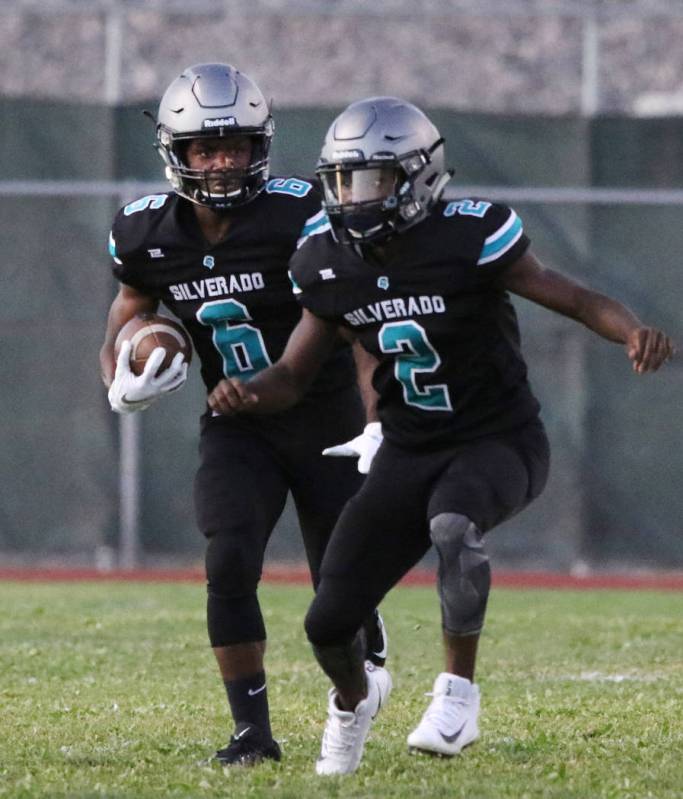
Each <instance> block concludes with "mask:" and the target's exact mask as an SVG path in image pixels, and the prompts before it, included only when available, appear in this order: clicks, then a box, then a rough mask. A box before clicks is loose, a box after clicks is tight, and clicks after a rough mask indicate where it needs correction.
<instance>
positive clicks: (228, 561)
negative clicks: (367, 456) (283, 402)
mask: <svg viewBox="0 0 683 799" xmlns="http://www.w3.org/2000/svg"><path fill="white" fill-rule="evenodd" d="M363 424H364V413H363V410H362V405H361V402H360V399H359V397H358V392H357V390H356V388H355V387H352V388H348V389H344V390H342V391H339V392H337V393H335V394H334V395H324V396H323V397H322V398H320V399H317V400H310V399H308V400H304V401H303V402H302V403H300V404H299V405H297V406H296V407H295V408H293V409H291V410H290V411H288V412H286V413H282V414H275V415H272V416H263V417H258V416H251V417H239V418H228V417H214V416H211V415H210V412H209V413H207V414H205V415H204V416H203V417H202V420H201V437H200V466H199V470H198V472H197V476H196V480H195V506H196V514H197V521H198V525H199V529H200V530H201V532H202V533H203V534H204V535H205V536H206V538H207V539H208V545H207V550H206V576H207V587H208V602H207V618H208V630H209V639H210V642H211V645H212V646H213V647H219V646H228V645H231V644H237V643H247V642H250V641H261V640H264V639H265V638H266V631H265V626H264V623H263V617H262V615H261V610H260V607H259V603H258V599H257V594H256V592H257V586H258V583H259V580H260V578H261V571H262V567H263V559H264V552H265V548H266V544H267V543H268V539H269V538H270V535H271V533H272V531H273V527H274V526H275V524H276V522H277V520H278V519H279V517H280V515H281V513H282V511H283V508H284V506H285V501H286V499H287V494H288V492H290V491H291V494H292V498H293V500H294V503H295V506H296V510H297V515H298V518H299V522H300V526H301V534H302V537H303V543H304V547H305V550H306V557H307V560H308V564H309V567H310V571H311V575H312V580H313V584H314V585H317V583H318V580H319V570H320V563H321V561H322V556H323V553H324V551H325V547H326V545H327V542H328V540H329V537H330V534H331V532H332V529H333V528H334V525H335V523H336V521H337V518H338V516H339V514H340V512H341V510H342V508H343V507H344V504H345V503H346V501H347V500H348V499H349V497H351V496H352V495H353V494H354V493H356V491H357V490H358V489H359V488H360V485H361V483H362V475H360V474H359V473H358V470H357V462H356V460H355V459H353V458H330V457H323V456H322V455H321V451H322V450H323V449H324V448H325V447H328V446H331V445H332V444H338V443H341V442H343V441H348V440H349V439H350V438H353V437H354V436H356V435H358V433H359V432H360V431H361V430H362V429H363ZM371 610H372V609H371Z"/></svg>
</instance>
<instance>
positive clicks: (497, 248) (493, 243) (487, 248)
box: [477, 211, 523, 265]
mask: <svg viewBox="0 0 683 799" xmlns="http://www.w3.org/2000/svg"><path fill="white" fill-rule="evenodd" d="M522 233H523V228H522V220H521V219H520V218H519V217H518V216H517V214H516V213H515V212H514V211H510V217H509V218H508V220H507V222H506V223H505V224H504V225H503V226H502V227H501V228H499V229H498V230H497V231H496V232H495V233H493V234H492V235H491V236H489V237H488V238H487V239H486V241H485V242H484V246H483V247H482V248H481V255H480V256H479V260H478V261H477V265H481V264H490V263H491V262H492V261H495V260H497V259H498V258H500V257H501V256H502V255H503V254H504V253H506V252H507V251H508V250H509V249H510V248H511V247H512V246H513V245H514V244H515V242H517V241H518V240H519V238H520V237H521V235H522Z"/></svg>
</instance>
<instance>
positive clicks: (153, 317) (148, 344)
mask: <svg viewBox="0 0 683 799" xmlns="http://www.w3.org/2000/svg"><path fill="white" fill-rule="evenodd" d="M127 340H130V341H131V344H132V349H131V352H130V369H131V371H132V372H133V374H136V375H139V374H142V370H143V369H144V368H145V364H146V363H147V358H149V356H150V355H151V354H152V351H153V350H154V349H155V348H156V347H163V348H164V349H165V350H166V357H165V358H164V360H163V362H162V364H161V366H160V367H159V369H158V370H157V374H161V372H163V371H164V369H167V368H168V367H169V366H170V365H171V362H172V361H173V359H174V358H175V356H176V355H177V354H178V353H179V352H182V353H183V355H184V357H185V361H186V362H187V363H190V361H191V360H192V342H191V341H190V337H189V336H188V335H187V333H186V332H185V328H184V327H183V326H182V325H181V324H180V323H179V322H176V321H175V319H171V318H169V317H168V316H161V315H160V314H156V313H142V314H138V315H137V316H134V317H133V318H132V319H129V320H128V321H127V322H126V324H125V325H124V326H123V327H122V328H121V330H119V334H118V336H116V341H115V343H114V354H115V356H116V357H117V358H118V355H119V350H120V348H121V344H122V343H123V342H124V341H127Z"/></svg>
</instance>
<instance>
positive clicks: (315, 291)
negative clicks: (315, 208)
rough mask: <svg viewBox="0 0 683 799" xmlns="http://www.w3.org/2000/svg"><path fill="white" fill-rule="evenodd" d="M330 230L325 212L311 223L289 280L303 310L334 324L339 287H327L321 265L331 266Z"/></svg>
mask: <svg viewBox="0 0 683 799" xmlns="http://www.w3.org/2000/svg"><path fill="white" fill-rule="evenodd" d="M329 229H330V223H329V220H328V219H327V215H326V214H325V212H324V211H320V212H319V213H317V214H315V215H314V216H313V217H311V218H310V219H309V220H308V221H307V223H306V224H305V225H304V227H303V230H302V232H301V235H300V236H299V244H298V248H297V250H296V252H295V253H294V254H293V255H292V257H291V258H290V261H289V280H290V282H291V284H292V292H293V293H294V296H295V297H296V299H297V301H298V302H299V304H300V305H301V306H303V307H304V308H306V309H307V310H309V311H311V313H313V314H315V315H316V316H319V317H321V318H322V319H328V320H331V319H334V318H335V316H336V309H337V305H338V296H337V290H338V287H337V286H334V285H330V284H327V283H326V281H325V280H324V274H325V271H326V270H325V269H324V268H321V264H322V265H323V266H324V265H325V264H326V263H328V262H329V253H328V246H329V243H328V238H329V237H328V236H326V235H324V234H325V233H326V232H327V231H328V230H329ZM321 269H322V271H321ZM330 271H333V270H330Z"/></svg>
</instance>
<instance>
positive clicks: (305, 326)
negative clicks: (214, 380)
mask: <svg viewBox="0 0 683 799" xmlns="http://www.w3.org/2000/svg"><path fill="white" fill-rule="evenodd" d="M336 340H337V326H336V325H335V324H333V323H332V322H327V321H325V320H324V319H321V318H320V317H318V316H314V315H313V314H312V313H311V312H310V311H308V310H307V309H305V308H304V311H303V314H302V315H301V320H300V321H299V323H298V325H297V326H296V327H295V328H294V330H293V331H292V334H291V336H290V337H289V341H288V342H287V346H286V347H285V350H284V352H283V353H282V356H281V358H280V360H279V361H277V363H275V364H273V365H272V366H269V367H268V368H267V369H264V370H263V371H261V372H259V373H258V374H257V375H255V376H254V377H252V378H251V380H249V381H248V382H247V383H242V382H241V381H240V380H237V379H236V378H224V379H223V380H221V381H220V382H219V383H218V384H217V385H216V387H215V388H214V389H213V391H212V392H211V393H210V394H209V397H208V403H209V407H210V408H211V409H212V410H214V411H216V412H217V413H220V414H224V415H226V416H231V415H233V414H235V413H241V412H243V411H249V412H250V413H258V414H266V413H276V412H278V411H283V410H285V409H286V408H289V407H291V406H292V405H295V404H296V403H297V402H299V400H300V399H301V398H302V397H303V395H304V394H305V393H306V391H307V389H308V387H309V386H310V385H311V383H312V382H313V380H314V378H315V376H316V375H317V373H318V371H319V370H320V368H321V367H322V365H323V364H324V363H325V361H326V360H327V358H328V357H329V355H330V353H331V352H332V349H333V347H334V344H335V342H336Z"/></svg>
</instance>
